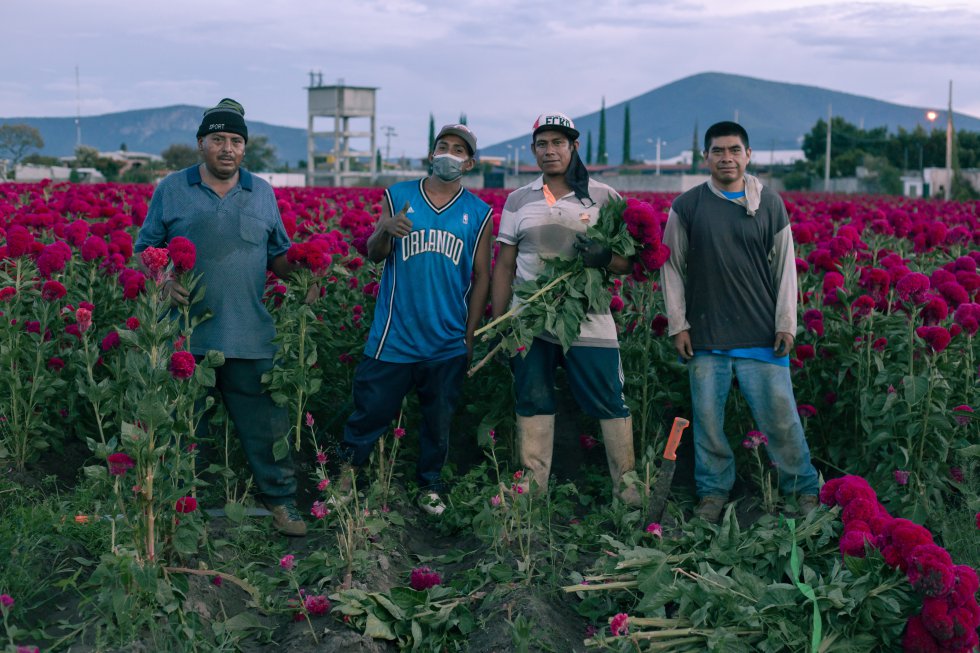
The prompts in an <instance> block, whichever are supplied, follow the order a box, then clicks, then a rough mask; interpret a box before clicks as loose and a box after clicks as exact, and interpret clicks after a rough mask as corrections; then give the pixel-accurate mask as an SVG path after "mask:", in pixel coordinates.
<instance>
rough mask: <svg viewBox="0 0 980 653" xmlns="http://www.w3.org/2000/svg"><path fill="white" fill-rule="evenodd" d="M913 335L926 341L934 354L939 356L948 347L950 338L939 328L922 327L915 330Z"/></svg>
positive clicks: (945, 331)
mask: <svg viewBox="0 0 980 653" xmlns="http://www.w3.org/2000/svg"><path fill="white" fill-rule="evenodd" d="M915 335H917V336H919V337H920V338H922V339H923V340H925V341H926V344H927V345H928V346H929V348H930V349H931V350H932V351H933V353H935V354H940V353H942V352H943V350H944V349H946V347H947V346H949V341H950V339H951V336H950V335H949V331H948V330H946V329H945V328H944V327H941V326H923V327H919V328H917V329H916V330H915Z"/></svg>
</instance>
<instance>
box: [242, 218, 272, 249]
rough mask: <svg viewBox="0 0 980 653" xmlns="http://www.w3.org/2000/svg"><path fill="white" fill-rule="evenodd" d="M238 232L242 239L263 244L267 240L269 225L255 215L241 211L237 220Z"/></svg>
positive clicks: (255, 243)
mask: <svg viewBox="0 0 980 653" xmlns="http://www.w3.org/2000/svg"><path fill="white" fill-rule="evenodd" d="M239 233H240V235H241V237H242V240H244V241H247V242H250V243H252V244H254V245H262V244H265V243H266V242H267V241H268V240H269V226H268V225H267V224H266V222H265V221H264V220H262V219H261V218H259V217H258V216H255V215H249V214H248V213H243V214H242V217H241V221H240V222H239Z"/></svg>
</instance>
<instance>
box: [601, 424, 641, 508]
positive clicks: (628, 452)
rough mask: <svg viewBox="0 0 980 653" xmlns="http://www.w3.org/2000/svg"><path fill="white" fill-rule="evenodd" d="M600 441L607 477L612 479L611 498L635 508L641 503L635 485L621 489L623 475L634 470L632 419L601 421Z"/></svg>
mask: <svg viewBox="0 0 980 653" xmlns="http://www.w3.org/2000/svg"><path fill="white" fill-rule="evenodd" d="M599 426H600V427H601V428H602V439H603V441H604V442H605V445H606V460H607V461H608V462H609V476H610V478H611V479H612V485H613V496H616V497H619V499H620V500H621V501H622V502H623V503H625V504H626V505H628V506H633V507H637V506H640V505H641V504H642V503H643V498H642V497H641V496H640V491H639V489H638V488H637V487H636V485H635V484H634V485H630V486H628V487H625V488H624V487H622V484H623V474H625V473H626V472H631V471H633V470H634V469H635V468H636V459H635V457H634V455H633V418H632V417H620V418H617V419H601V420H599Z"/></svg>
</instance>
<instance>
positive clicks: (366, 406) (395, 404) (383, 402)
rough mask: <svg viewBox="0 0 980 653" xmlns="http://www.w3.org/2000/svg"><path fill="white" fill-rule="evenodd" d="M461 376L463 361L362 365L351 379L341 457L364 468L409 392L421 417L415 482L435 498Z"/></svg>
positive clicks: (463, 358) (368, 361)
mask: <svg viewBox="0 0 980 653" xmlns="http://www.w3.org/2000/svg"><path fill="white" fill-rule="evenodd" d="M465 372H466V356H465V355H463V356H456V357H455V358H447V359H444V360H438V361H421V362H417V363H386V362H384V361H379V360H375V359H374V358H365V359H364V360H362V361H361V362H360V364H358V366H357V371H356V372H355V373H354V412H353V413H352V414H351V416H350V418H348V420H347V424H346V425H345V426H344V440H343V442H341V444H340V454H341V457H342V458H343V459H345V460H347V461H348V462H350V463H351V464H353V465H354V466H355V467H360V466H362V465H364V464H365V463H367V461H368V458H369V457H370V455H371V450H372V449H373V448H374V445H375V443H376V442H377V441H378V439H379V438H380V437H381V434H382V433H384V432H385V431H386V430H388V429H389V428H391V423H392V421H393V420H394V419H395V418H396V417H397V416H398V411H399V410H401V407H402V400H403V399H404V398H405V395H407V394H408V392H409V391H410V390H411V389H412V388H413V387H414V388H415V391H416V393H417V394H418V398H419V407H420V409H421V412H422V428H421V429H420V431H419V444H420V453H419V462H418V467H417V469H416V476H417V478H418V482H419V486H420V487H422V488H423V489H426V490H432V491H435V492H441V491H442V490H443V487H442V481H441V479H440V475H441V472H442V466H443V465H444V464H445V463H446V457H447V456H448V455H449V429H450V427H451V426H452V419H453V412H454V411H455V410H456V402H457V401H458V400H459V395H460V391H461V390H462V387H463V375H464V373H465Z"/></svg>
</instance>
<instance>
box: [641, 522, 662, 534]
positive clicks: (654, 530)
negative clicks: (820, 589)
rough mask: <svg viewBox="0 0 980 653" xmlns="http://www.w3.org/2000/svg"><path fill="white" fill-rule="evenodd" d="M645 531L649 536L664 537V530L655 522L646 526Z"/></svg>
mask: <svg viewBox="0 0 980 653" xmlns="http://www.w3.org/2000/svg"><path fill="white" fill-rule="evenodd" d="M645 530H646V532H647V533H650V534H651V535H656V536H657V537H663V536H664V529H663V527H661V526H660V524H658V523H657V522H650V523H649V524H647V527H646V529H645Z"/></svg>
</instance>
